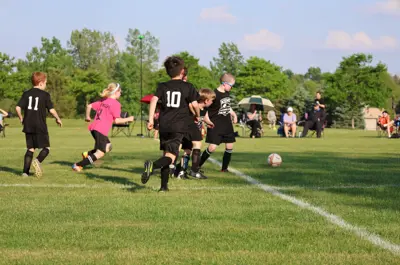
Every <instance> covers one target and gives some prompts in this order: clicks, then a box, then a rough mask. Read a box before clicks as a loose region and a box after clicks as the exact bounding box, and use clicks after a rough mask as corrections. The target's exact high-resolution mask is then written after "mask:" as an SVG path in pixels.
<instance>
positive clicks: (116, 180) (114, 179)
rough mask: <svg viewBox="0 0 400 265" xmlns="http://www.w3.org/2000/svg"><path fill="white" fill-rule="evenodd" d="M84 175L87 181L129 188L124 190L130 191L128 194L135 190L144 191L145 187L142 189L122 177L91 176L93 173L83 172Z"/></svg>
mask: <svg viewBox="0 0 400 265" xmlns="http://www.w3.org/2000/svg"><path fill="white" fill-rule="evenodd" d="M84 174H85V175H86V177H87V178H89V179H101V180H103V181H107V182H111V183H113V184H120V185H126V186H130V187H127V188H126V190H127V191H130V192H135V191H137V190H141V189H146V187H144V186H142V185H139V184H137V183H136V182H133V181H131V180H129V179H127V178H124V177H117V176H101V175H98V174H93V173H90V172H85V173H84Z"/></svg>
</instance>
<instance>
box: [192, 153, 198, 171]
mask: <svg viewBox="0 0 400 265" xmlns="http://www.w3.org/2000/svg"><path fill="white" fill-rule="evenodd" d="M199 165H200V149H193V151H192V171H193V172H198V171H199Z"/></svg>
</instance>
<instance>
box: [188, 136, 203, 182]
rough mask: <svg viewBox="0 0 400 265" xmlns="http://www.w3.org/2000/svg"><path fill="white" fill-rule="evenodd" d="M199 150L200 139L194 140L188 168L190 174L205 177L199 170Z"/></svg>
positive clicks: (200, 177)
mask: <svg viewBox="0 0 400 265" xmlns="http://www.w3.org/2000/svg"><path fill="white" fill-rule="evenodd" d="M200 150H201V141H194V142H193V150H192V168H191V170H190V176H191V177H194V178H197V179H207V177H206V176H205V175H204V174H202V173H201V172H200V152H201V151H200Z"/></svg>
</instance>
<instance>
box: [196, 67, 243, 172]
mask: <svg viewBox="0 0 400 265" xmlns="http://www.w3.org/2000/svg"><path fill="white" fill-rule="evenodd" d="M220 82H221V85H220V86H219V87H218V88H217V89H215V90H214V91H215V95H216V98H215V100H214V102H213V104H211V106H210V107H209V108H208V111H207V114H206V118H209V119H210V120H211V122H212V123H213V124H214V127H213V128H208V129H207V137H206V143H208V144H209V146H208V148H207V149H206V150H205V151H204V152H203V153H202V155H201V160H200V167H201V166H202V165H203V164H204V162H206V161H207V159H208V158H209V157H210V155H211V154H212V153H213V152H214V151H215V150H216V149H217V147H218V146H219V145H220V144H221V143H225V152H224V157H223V160H222V168H221V172H228V166H229V162H230V161H231V156H232V151H233V143H234V142H236V139H235V133H234V131H233V124H232V117H233V123H237V116H236V113H235V112H234V111H233V110H232V108H231V98H230V96H229V91H231V89H232V87H233V86H234V84H235V77H234V76H233V75H231V74H223V75H222V76H221V78H220Z"/></svg>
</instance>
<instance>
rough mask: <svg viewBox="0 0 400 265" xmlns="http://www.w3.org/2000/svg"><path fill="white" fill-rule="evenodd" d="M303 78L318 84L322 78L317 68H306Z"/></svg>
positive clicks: (319, 69)
mask: <svg viewBox="0 0 400 265" xmlns="http://www.w3.org/2000/svg"><path fill="white" fill-rule="evenodd" d="M304 78H305V79H308V80H312V81H315V82H320V81H321V78H322V71H321V68H319V67H310V68H308V70H307V73H306V74H305V75H304Z"/></svg>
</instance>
